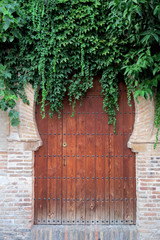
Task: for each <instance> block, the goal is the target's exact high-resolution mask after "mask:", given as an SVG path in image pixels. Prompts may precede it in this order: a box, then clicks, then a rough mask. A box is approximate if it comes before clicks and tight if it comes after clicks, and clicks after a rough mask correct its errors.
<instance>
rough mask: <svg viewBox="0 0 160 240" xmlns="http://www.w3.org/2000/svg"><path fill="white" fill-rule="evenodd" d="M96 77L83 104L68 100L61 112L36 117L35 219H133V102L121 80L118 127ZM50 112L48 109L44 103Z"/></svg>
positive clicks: (70, 221)
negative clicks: (39, 144)
mask: <svg viewBox="0 0 160 240" xmlns="http://www.w3.org/2000/svg"><path fill="white" fill-rule="evenodd" d="M102 105H103V99H102V97H101V95H100V86H99V84H97V82H95V85H94V88H93V89H91V90H90V91H89V92H88V94H87V96H86V97H85V99H84V100H83V103H82V105H81V106H80V105H79V104H77V106H76V113H75V116H74V117H71V113H72V108H71V106H69V104H68V102H67V100H66V101H65V103H64V111H63V113H62V117H61V118H60V119H58V116H57V114H55V115H54V116H53V119H50V118H49V116H48V114H46V118H45V119H44V120H42V118H41V115H40V107H39V106H37V108H36V121H37V124H38V129H39V133H40V135H41V138H42V140H43V146H42V147H40V149H39V150H38V151H37V152H36V153H35V224H135V221H136V181H135V156H134V154H133V153H132V152H131V150H130V149H129V148H127V141H128V139H129V137H130V135H131V133H132V130H133V123H134V116H135V115H134V103H133V101H132V107H129V106H128V105H127V93H126V87H125V85H124V84H123V83H120V98H119V106H120V110H119V112H118V113H117V124H116V132H117V134H114V132H113V126H111V125H108V124H107V123H108V115H107V114H106V113H105V112H104V111H103V106H102ZM46 111H47V112H48V110H47V109H46Z"/></svg>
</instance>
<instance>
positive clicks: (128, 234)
mask: <svg viewBox="0 0 160 240" xmlns="http://www.w3.org/2000/svg"><path fill="white" fill-rule="evenodd" d="M136 232H137V231H136V227H135V226H113V227H112V226H101V225H94V226H82V225H78V226H76V225H75V226H73V225H72V226H69V225H68V226H34V227H33V230H32V240H137V233H136Z"/></svg>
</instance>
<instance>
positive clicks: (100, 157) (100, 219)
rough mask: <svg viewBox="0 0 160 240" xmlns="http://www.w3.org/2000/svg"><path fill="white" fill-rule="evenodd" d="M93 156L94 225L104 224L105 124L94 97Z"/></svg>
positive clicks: (101, 107) (98, 100)
mask: <svg viewBox="0 0 160 240" xmlns="http://www.w3.org/2000/svg"><path fill="white" fill-rule="evenodd" d="M94 103H95V113H94V114H95V120H96V126H95V138H96V139H95V140H96V144H95V150H96V152H95V155H96V165H95V170H96V219H95V220H96V224H104V223H105V184H104V183H105V168H104V166H105V141H104V138H105V134H104V129H105V127H104V126H105V124H107V123H106V122H105V119H104V117H103V116H104V114H103V104H102V97H101V96H99V95H97V96H95V100H94Z"/></svg>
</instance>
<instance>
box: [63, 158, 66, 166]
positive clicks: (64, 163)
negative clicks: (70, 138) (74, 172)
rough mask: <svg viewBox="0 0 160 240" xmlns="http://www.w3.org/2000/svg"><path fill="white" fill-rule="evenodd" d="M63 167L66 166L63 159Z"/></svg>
mask: <svg viewBox="0 0 160 240" xmlns="http://www.w3.org/2000/svg"><path fill="white" fill-rule="evenodd" d="M63 166H64V167H65V166H66V164H65V158H64V159H63Z"/></svg>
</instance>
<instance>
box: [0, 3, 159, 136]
mask: <svg viewBox="0 0 160 240" xmlns="http://www.w3.org/2000/svg"><path fill="white" fill-rule="evenodd" d="M0 41H1V45H0V57H1V63H0V88H1V90H0V96H1V98H0V108H1V109H2V110H4V111H7V110H9V117H10V118H11V123H12V125H14V126H16V125H18V124H19V118H18V112H17V111H16V101H17V98H18V97H20V98H22V99H23V101H24V102H25V103H27V104H29V103H28V101H27V98H26V95H25V85H26V83H27V82H29V83H31V84H32V85H33V87H34V89H35V92H36V96H37V99H38V93H37V87H40V88H41V89H42V91H40V92H41V93H42V107H41V112H42V115H43V116H45V106H46V104H48V102H49V103H50V116H51V117H52V115H53V114H54V112H60V110H61V109H62V108H63V99H64V96H65V94H67V95H68V97H69V101H70V103H71V104H72V106H73V113H74V106H75V103H76V101H78V100H80V99H83V97H84V96H85V93H86V92H87V90H88V89H90V88H91V87H92V86H93V79H94V76H96V75H99V76H101V79H100V83H101V89H102V92H101V94H102V95H103V96H104V101H103V107H104V110H105V111H106V112H108V114H109V117H110V118H109V123H110V124H114V125H115V122H116V109H117V110H118V82H119V79H122V78H123V79H124V80H125V83H126V85H127V88H128V101H129V102H130V96H131V91H132V90H134V93H135V94H134V97H135V98H136V99H137V100H138V97H139V96H143V97H145V98H148V97H149V96H150V98H152V97H153V96H154V95H155V93H156V89H158V93H157V95H156V96H157V97H156V99H157V100H156V101H157V103H156V117H155V124H156V127H157V129H159V127H160V114H159V107H158V106H159V104H160V97H159V88H158V84H159V80H160V3H159V1H158V0H134V1H133V0H109V1H103V0H96V1H95V0H35V1H32V0H23V1H22V0H19V1H13V0H2V1H1V3H0ZM157 136H158V135H157Z"/></svg>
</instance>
